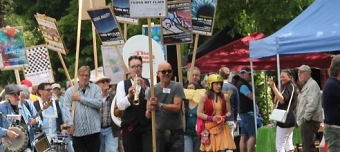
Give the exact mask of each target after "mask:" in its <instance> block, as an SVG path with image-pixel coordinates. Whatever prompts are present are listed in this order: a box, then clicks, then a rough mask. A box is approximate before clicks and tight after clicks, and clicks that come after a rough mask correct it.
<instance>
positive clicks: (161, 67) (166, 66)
mask: <svg viewBox="0 0 340 152" xmlns="http://www.w3.org/2000/svg"><path fill="white" fill-rule="evenodd" d="M164 69H166V70H168V69H172V67H171V65H170V63H169V62H166V61H164V62H162V63H160V64H159V65H158V71H162V70H164Z"/></svg>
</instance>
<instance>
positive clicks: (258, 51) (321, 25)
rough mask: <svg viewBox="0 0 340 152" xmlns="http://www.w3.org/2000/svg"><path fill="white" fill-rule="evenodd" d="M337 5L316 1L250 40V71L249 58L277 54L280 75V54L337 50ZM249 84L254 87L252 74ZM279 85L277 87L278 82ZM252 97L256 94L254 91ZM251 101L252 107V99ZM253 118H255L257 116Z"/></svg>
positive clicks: (328, 0)
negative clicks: (283, 23)
mask: <svg viewBox="0 0 340 152" xmlns="http://www.w3.org/2000/svg"><path fill="white" fill-rule="evenodd" d="M339 6H340V1H339V0H315V2H314V3H312V4H311V5H310V6H309V7H308V8H307V9H306V10H305V11H303V12H302V13H301V14H300V15H299V16H297V17H296V18H295V19H294V20H293V21H291V22H290V23H288V24H287V25H286V26H284V27H283V28H282V29H280V30H278V31H277V32H275V33H274V34H272V35H270V36H268V37H266V38H264V39H261V40H256V41H250V42H249V50H250V65H251V72H252V73H253V68H252V66H253V63H252V60H254V59H260V58H266V57H272V56H277V68H278V78H279V75H280V59H279V55H292V54H303V53H311V52H329V51H336V50H340V15H339V14H340V8H339ZM278 81H280V80H278ZM252 83H253V90H254V75H253V74H252ZM278 84H279V89H280V88H281V84H280V82H279V83H278ZM253 96H255V92H254V91H253ZM253 104H254V107H255V99H254V103H253ZM254 110H255V109H254ZM254 119H255V120H256V118H254ZM255 126H256V121H255ZM256 134H257V132H256Z"/></svg>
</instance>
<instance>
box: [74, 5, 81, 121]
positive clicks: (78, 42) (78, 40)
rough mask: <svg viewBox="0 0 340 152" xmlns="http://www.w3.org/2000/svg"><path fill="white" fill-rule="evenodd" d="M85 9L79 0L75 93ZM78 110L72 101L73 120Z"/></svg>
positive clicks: (75, 90)
mask: <svg viewBox="0 0 340 152" xmlns="http://www.w3.org/2000/svg"><path fill="white" fill-rule="evenodd" d="M82 9H83V0H79V12H78V29H77V46H76V64H75V67H74V83H73V84H74V88H73V93H76V92H77V84H78V81H77V77H78V63H79V49H80V34H81V12H82ZM75 110H76V102H72V121H74V111H75Z"/></svg>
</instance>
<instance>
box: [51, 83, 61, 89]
mask: <svg viewBox="0 0 340 152" xmlns="http://www.w3.org/2000/svg"><path fill="white" fill-rule="evenodd" d="M51 87H52V89H54V88H59V89H61V86H60V84H58V83H54V84H52V86H51Z"/></svg>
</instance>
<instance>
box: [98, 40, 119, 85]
mask: <svg viewBox="0 0 340 152" xmlns="http://www.w3.org/2000/svg"><path fill="white" fill-rule="evenodd" d="M123 47H124V45H119V46H104V45H102V57H103V68H104V75H105V76H106V77H108V78H111V83H110V84H118V82H119V81H122V80H124V67H123V65H122V64H121V63H122V62H121V60H120V57H119V55H118V52H117V51H120V54H122V52H123ZM117 48H118V49H119V50H117Z"/></svg>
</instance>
